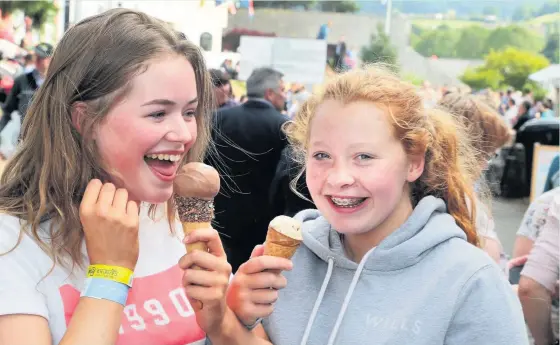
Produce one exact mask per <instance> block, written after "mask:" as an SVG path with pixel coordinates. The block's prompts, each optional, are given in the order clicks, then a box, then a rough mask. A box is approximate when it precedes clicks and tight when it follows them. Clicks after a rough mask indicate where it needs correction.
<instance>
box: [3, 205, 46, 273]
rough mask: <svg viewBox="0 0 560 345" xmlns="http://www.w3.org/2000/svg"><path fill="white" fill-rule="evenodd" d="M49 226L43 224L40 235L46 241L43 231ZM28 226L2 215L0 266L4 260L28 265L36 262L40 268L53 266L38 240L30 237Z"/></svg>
mask: <svg viewBox="0 0 560 345" xmlns="http://www.w3.org/2000/svg"><path fill="white" fill-rule="evenodd" d="M46 226H48V224H46V223H45V224H42V225H41V227H40V229H39V231H38V235H39V236H40V237H41V239H42V240H45V241H46V236H44V232H43V230H44V229H45V227H46ZM27 228H28V226H27V225H26V224H25V223H24V222H23V221H22V220H21V219H19V218H17V217H14V216H10V215H7V214H1V215H0V265H1V264H2V263H3V262H4V261H3V259H4V258H9V259H10V261H15V262H17V263H18V264H21V265H26V264H25V263H26V262H29V263H33V262H36V263H37V265H36V268H38V266H41V267H43V266H44V264H45V265H48V266H49V267H50V266H51V265H52V260H51V259H50V257H49V256H48V255H47V254H46V253H45V252H44V251H43V249H41V247H40V246H39V243H38V241H37V240H36V239H34V238H33V237H32V236H30V235H29V232H28V231H27Z"/></svg>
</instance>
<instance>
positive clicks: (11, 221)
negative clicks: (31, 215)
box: [0, 214, 24, 254]
mask: <svg viewBox="0 0 560 345" xmlns="http://www.w3.org/2000/svg"><path fill="white" fill-rule="evenodd" d="M22 230H23V222H22V221H21V219H19V218H17V217H14V216H10V215H7V214H0V254H1V253H4V252H7V251H9V250H10V249H11V248H13V247H14V246H15V245H16V244H17V242H18V240H19V239H20V237H22V236H23V235H24V234H23V233H22Z"/></svg>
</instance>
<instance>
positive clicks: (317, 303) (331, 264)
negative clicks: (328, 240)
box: [300, 258, 334, 345]
mask: <svg viewBox="0 0 560 345" xmlns="http://www.w3.org/2000/svg"><path fill="white" fill-rule="evenodd" d="M333 268H334V259H333V258H329V259H328V267H327V274H326V275H325V279H323V284H322V285H321V290H319V295H318V296H317V299H316V300H315V305H314V306H313V311H311V317H310V318H309V321H308V322H307V326H306V327H305V332H304V333H303V338H302V339H301V343H300V345H305V344H307V339H309V335H310V334H311V327H313V322H314V321H315V317H316V316H317V312H318V311H319V306H320V305H321V302H323V297H324V296H325V291H326V290H327V285H329V281H330V280H331V275H332V271H333Z"/></svg>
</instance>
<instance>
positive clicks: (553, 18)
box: [525, 12, 560, 26]
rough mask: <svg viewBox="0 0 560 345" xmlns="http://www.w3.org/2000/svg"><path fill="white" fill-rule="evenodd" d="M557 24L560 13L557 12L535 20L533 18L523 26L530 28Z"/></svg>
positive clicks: (559, 19)
mask: <svg viewBox="0 0 560 345" xmlns="http://www.w3.org/2000/svg"><path fill="white" fill-rule="evenodd" d="M559 22H560V12H557V13H551V14H547V15H544V16H540V17H537V18H533V19H531V20H529V21H527V22H525V24H527V25H531V26H532V25H547V24H554V23H559Z"/></svg>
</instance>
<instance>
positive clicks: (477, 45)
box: [455, 25, 491, 59]
mask: <svg viewBox="0 0 560 345" xmlns="http://www.w3.org/2000/svg"><path fill="white" fill-rule="evenodd" d="M490 32H491V31H490V30H488V29H486V28H485V27H483V26H480V25H473V26H470V27H467V28H464V29H463V30H461V36H460V37H459V40H458V41H457V43H456V47H455V52H456V57H457V58H461V59H482V57H483V56H484V49H485V44H486V40H487V39H488V37H489V36H490Z"/></svg>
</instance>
